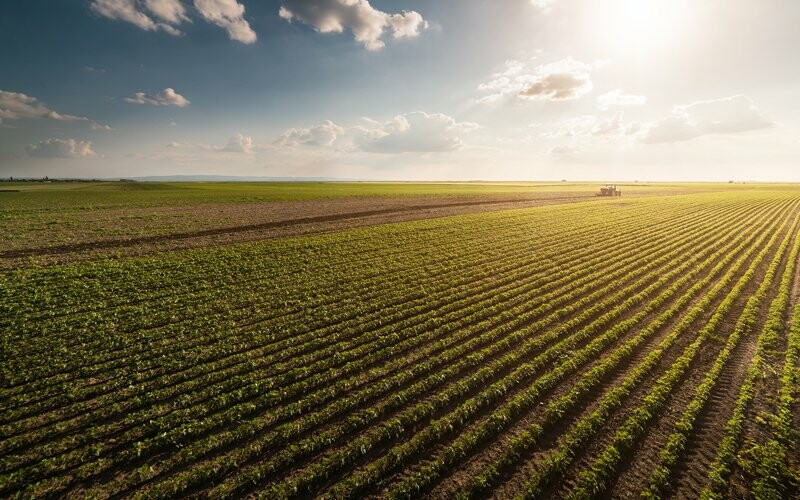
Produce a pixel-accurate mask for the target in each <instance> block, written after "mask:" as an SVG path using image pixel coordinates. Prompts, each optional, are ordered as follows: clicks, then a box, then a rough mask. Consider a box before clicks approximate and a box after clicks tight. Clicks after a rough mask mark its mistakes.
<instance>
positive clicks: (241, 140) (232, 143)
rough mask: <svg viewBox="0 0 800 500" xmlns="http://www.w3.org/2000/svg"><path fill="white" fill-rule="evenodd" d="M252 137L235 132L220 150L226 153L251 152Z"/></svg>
mask: <svg viewBox="0 0 800 500" xmlns="http://www.w3.org/2000/svg"><path fill="white" fill-rule="evenodd" d="M253 146H254V143H253V138H252V137H248V136H246V135H242V134H236V135H234V136H233V137H231V138H230V139H229V140H228V144H226V145H225V147H224V148H222V149H221V150H220V151H225V152H228V153H252V152H253Z"/></svg>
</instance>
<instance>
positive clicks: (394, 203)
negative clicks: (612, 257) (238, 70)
mask: <svg viewBox="0 0 800 500" xmlns="http://www.w3.org/2000/svg"><path fill="white" fill-rule="evenodd" d="M563 194H564V193H561V195H560V196H552V193H550V196H542V194H541V193H540V194H538V195H537V196H525V197H507V196H506V197H502V198H500V197H492V196H480V197H453V198H449V197H448V198H442V197H410V198H354V199H341V200H325V201H319V200H314V201H281V202H271V203H237V204H212V205H197V206H188V207H164V208H155V209H153V208H150V209H131V210H125V211H119V210H104V211H98V212H94V213H91V217H92V218H91V219H90V220H84V221H83V222H82V223H81V224H80V225H79V226H78V227H80V229H81V232H78V231H73V230H71V229H70V227H69V226H67V227H66V228H63V227H55V228H54V229H52V230H51V232H57V234H51V235H48V237H45V238H42V236H44V235H41V234H39V235H37V238H36V239H37V240H38V241H42V240H44V241H49V242H54V241H55V242H59V244H50V245H39V244H37V241H34V240H30V241H27V242H25V241H22V242H20V241H18V240H17V242H16V243H15V244H14V246H13V247H10V248H9V245H10V243H9V242H7V243H5V246H6V248H2V246H0V259H1V260H0V269H2V268H5V269H13V268H18V267H24V266H26V265H30V264H31V263H57V262H69V261H76V260H88V259H92V258H96V257H100V256H107V255H115V256H129V255H146V254H149V253H153V252H160V251H166V250H179V249H186V248H198V247H205V246H213V245H224V244H232V243H240V242H245V241H255V240H261V239H268V238H277V237H285V236H296V235H304V234H315V233H325V232H331V231H337V230H341V229H349V228H356V227H366V226H372V225H377V224H386V223H392V222H402V221H411V220H420V219H429V218H435V217H446V216H450V215H461V214H469V213H477V212H487V211H497V210H509V209H515V208H525V207H534V206H542V205H553V204H562V203H574V202H580V201H591V200H594V199H597V198H595V197H594V196H591V195H588V196H587V195H586V194H585V193H580V194H568V195H567V196H564V195H563ZM165 219H172V221H171V222H172V223H171V224H164V220H165ZM143 221H144V222H143ZM148 221H155V226H157V229H153V228H151V227H150V224H148ZM165 228H166V230H167V232H164V231H165ZM104 229H106V230H105V231H104ZM112 231H113V233H112V234H119V237H114V238H109V237H102V236H101V237H99V238H98V237H97V236H96V235H97V233H98V232H100V233H101V234H102V235H105V234H107V233H109V232H112ZM156 231H158V232H156ZM62 241H68V242H63V243H61V242H62Z"/></svg>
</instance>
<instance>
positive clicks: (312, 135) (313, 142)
mask: <svg viewBox="0 0 800 500" xmlns="http://www.w3.org/2000/svg"><path fill="white" fill-rule="evenodd" d="M344 132H345V130H344V128H342V127H340V126H338V125H336V124H335V123H333V122H332V121H330V120H326V121H325V122H323V123H322V124H321V125H317V126H315V127H311V128H290V129H289V130H287V131H285V132H284V133H283V134H281V135H280V136H279V137H278V138H277V139H275V141H274V142H273V144H274V145H276V146H278V147H284V148H294V147H298V146H333V144H334V142H336V139H337V138H338V137H339V136H341V135H343V134H344Z"/></svg>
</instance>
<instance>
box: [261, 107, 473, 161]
mask: <svg viewBox="0 0 800 500" xmlns="http://www.w3.org/2000/svg"><path fill="white" fill-rule="evenodd" d="M362 122H363V124H360V125H354V126H352V127H347V128H346V127H342V126H339V125H337V124H335V123H333V122H331V121H326V122H324V123H322V124H321V125H317V126H316V127H311V128H292V129H289V130H287V131H286V132H284V133H283V134H281V135H280V136H279V137H278V138H277V139H276V140H275V141H274V143H273V144H274V145H275V146H277V147H281V148H297V147H300V146H310V147H329V148H333V149H335V150H337V151H343V152H357V151H362V152H369V153H390V154H397V153H436V152H446V151H453V150H456V149H459V148H460V147H462V146H463V145H464V143H463V141H462V136H463V135H464V134H467V133H469V132H471V131H473V130H475V129H477V128H478V125H477V124H475V123H471V122H458V121H456V120H455V119H454V118H452V117H450V116H448V115H445V114H442V113H425V112H423V111H417V112H413V113H406V114H403V115H397V116H395V117H394V118H392V119H391V120H388V121H385V122H378V121H375V120H372V119H369V118H366V119H363V120H362Z"/></svg>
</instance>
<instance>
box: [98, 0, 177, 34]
mask: <svg viewBox="0 0 800 500" xmlns="http://www.w3.org/2000/svg"><path fill="white" fill-rule="evenodd" d="M175 4H178V6H177V7H176V6H175ZM89 8H90V9H91V10H92V11H93V12H95V13H96V14H98V15H101V16H103V17H107V18H109V19H114V20H117V21H125V22H128V23H131V24H133V25H134V26H136V27H138V28H141V29H143V30H145V31H156V30H158V29H161V30H163V31H165V32H167V33H169V34H170V35H180V34H181V32H180V30H178V29H177V28H175V27H174V26H172V25H171V24H169V22H173V24H180V22H181V21H183V19H184V17H183V16H179V17H178V18H177V21H170V20H169V19H168V18H170V17H171V16H172V15H177V13H178V12H179V9H182V8H183V6H182V5H180V2H178V1H177V0H145V5H141V2H139V1H137V0H92V1H91V3H90V4H89ZM145 8H146V9H147V10H149V11H150V12H151V13H153V14H155V15H156V16H157V17H159V18H161V19H164V20H165V21H168V22H157V21H155V20H154V19H153V18H152V17H150V16H149V15H148V14H147V13H146V12H145ZM170 12H172V14H170ZM162 16H165V17H162ZM184 16H185V12H184Z"/></svg>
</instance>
